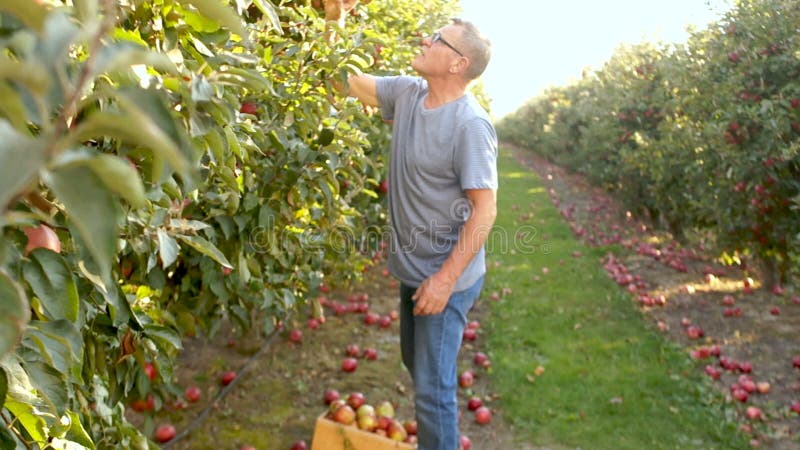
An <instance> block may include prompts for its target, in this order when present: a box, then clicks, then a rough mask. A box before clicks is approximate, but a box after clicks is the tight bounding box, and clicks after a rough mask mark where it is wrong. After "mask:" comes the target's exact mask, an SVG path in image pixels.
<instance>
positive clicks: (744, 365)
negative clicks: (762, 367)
mask: <svg viewBox="0 0 800 450" xmlns="http://www.w3.org/2000/svg"><path fill="white" fill-rule="evenodd" d="M739 371H740V372H743V373H750V372H752V371H753V365H752V364H750V363H749V362H740V363H739Z"/></svg>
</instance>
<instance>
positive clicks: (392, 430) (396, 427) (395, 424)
mask: <svg viewBox="0 0 800 450" xmlns="http://www.w3.org/2000/svg"><path fill="white" fill-rule="evenodd" d="M386 435H387V436H388V437H389V439H391V440H393V441H397V442H403V440H405V438H406V437H407V436H408V433H407V432H406V429H405V428H403V424H401V423H400V422H399V421H397V420H394V419H392V421H391V422H389V427H388V428H386Z"/></svg>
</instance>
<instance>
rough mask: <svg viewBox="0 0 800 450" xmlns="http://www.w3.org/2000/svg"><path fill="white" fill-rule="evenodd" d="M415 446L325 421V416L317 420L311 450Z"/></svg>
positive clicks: (384, 449) (397, 449) (408, 449)
mask: <svg viewBox="0 0 800 450" xmlns="http://www.w3.org/2000/svg"><path fill="white" fill-rule="evenodd" d="M416 448H417V446H416V445H411V444H406V443H404V442H397V441H393V440H391V439H389V438H386V437H383V436H380V435H377V434H375V433H370V432H368V431H364V430H359V429H358V427H356V426H355V425H349V426H348V425H342V424H340V423H338V422H334V421H333V420H330V419H326V418H325V414H322V415H321V416H319V417H318V418H317V424H316V426H315V427H314V438H313V439H312V440H311V450H415V449H416Z"/></svg>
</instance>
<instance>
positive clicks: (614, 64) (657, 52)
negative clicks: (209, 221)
mask: <svg viewBox="0 0 800 450" xmlns="http://www.w3.org/2000/svg"><path fill="white" fill-rule="evenodd" d="M797 23H800V6H798V4H797V2H792V1H787V0H760V1H744V0H743V1H740V2H738V3H737V5H736V7H735V8H734V9H733V10H731V11H730V12H728V13H727V14H726V15H725V16H724V17H723V18H722V19H721V20H720V21H719V22H717V23H714V24H712V25H711V26H709V27H708V28H707V29H706V30H702V31H698V32H695V33H693V35H692V37H691V39H690V40H689V41H688V43H687V44H686V45H669V46H660V47H656V46H653V45H650V44H640V45H636V46H631V47H623V48H621V49H619V50H618V51H617V52H616V53H615V55H614V56H613V57H612V58H611V60H610V61H609V62H608V63H607V64H606V65H605V66H604V67H602V68H601V69H600V70H598V71H597V72H595V73H592V74H588V75H587V76H585V77H584V78H583V79H582V80H580V81H579V82H577V83H575V84H574V85H571V86H566V87H561V88H554V89H552V90H550V91H549V92H547V93H546V94H545V95H544V96H542V97H540V98H537V99H534V100H532V101H530V102H529V103H528V104H527V105H525V107H523V108H521V109H520V110H519V111H517V112H515V113H514V114H513V115H510V116H509V117H508V118H507V119H506V120H504V121H503V122H502V123H501V124H499V125H498V131H499V133H500V134H501V136H503V137H504V138H506V139H508V140H511V141H513V142H515V143H517V144H519V145H523V146H526V147H529V148H532V149H536V151H538V152H541V153H542V154H543V155H545V156H547V157H549V158H551V159H553V160H555V161H558V162H560V163H562V164H566V165H569V166H570V167H572V168H574V169H576V170H578V171H580V172H583V173H585V174H587V175H588V176H589V177H590V178H591V179H592V180H594V181H596V182H598V183H601V184H602V185H603V186H605V187H607V188H610V189H612V190H615V191H617V192H619V193H620V194H621V196H622V197H623V198H624V199H625V200H626V201H627V203H628V205H629V206H630V207H631V208H632V209H634V210H637V211H640V212H644V213H647V214H649V215H650V216H651V217H653V219H655V220H658V221H659V222H661V223H662V224H663V225H664V226H666V227H668V228H669V229H670V231H672V232H673V233H674V234H676V235H677V236H678V237H683V235H685V234H686V233H687V232H690V231H695V230H700V231H703V232H711V234H712V235H713V236H714V237H715V238H716V243H717V246H718V248H719V250H720V251H721V252H724V254H726V255H728V256H729V257H731V261H735V260H737V259H738V260H744V259H745V258H746V257H747V256H748V255H750V256H753V257H755V259H757V260H758V261H760V262H762V263H763V264H764V265H763V268H764V269H765V270H763V273H764V275H765V276H766V279H765V281H766V283H767V284H768V285H772V284H776V283H786V282H788V281H789V277H790V275H791V273H792V270H793V269H792V267H795V268H796V267H797V264H796V262H797V260H798V255H800V234H798V232H797V231H798V223H800V181H798V180H800V83H798V81H797V80H798V75H800V62H798V61H800V40H799V39H798V36H797V33H796V28H797ZM793 262H794V263H793Z"/></svg>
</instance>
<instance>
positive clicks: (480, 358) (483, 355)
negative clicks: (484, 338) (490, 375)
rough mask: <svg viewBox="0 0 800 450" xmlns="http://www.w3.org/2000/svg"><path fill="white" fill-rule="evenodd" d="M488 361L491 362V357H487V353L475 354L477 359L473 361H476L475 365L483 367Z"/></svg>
mask: <svg viewBox="0 0 800 450" xmlns="http://www.w3.org/2000/svg"><path fill="white" fill-rule="evenodd" d="M488 360H489V357H488V356H486V353H483V352H477V353H475V358H474V359H473V361H475V364H477V365H479V366H482V365H483V364H484V363H485V362H486V361H488Z"/></svg>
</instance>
